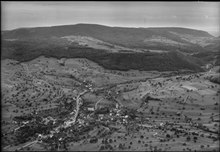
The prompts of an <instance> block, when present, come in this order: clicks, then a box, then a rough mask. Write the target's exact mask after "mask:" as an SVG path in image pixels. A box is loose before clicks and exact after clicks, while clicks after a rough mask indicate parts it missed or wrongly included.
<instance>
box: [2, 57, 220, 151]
mask: <svg viewBox="0 0 220 152" xmlns="http://www.w3.org/2000/svg"><path fill="white" fill-rule="evenodd" d="M1 69H2V73H1V86H2V92H1V93H2V100H1V102H2V103H1V104H2V133H1V135H2V141H3V142H2V147H3V150H5V151H14V150H26V151H30V150H33V151H35V150H70V151H78V150H80V151H88V150H96V151H97V150H100V151H103V150H104V151H105V150H126V151H127V150H129V151H134V150H139V151H145V150H147V151H153V150H156V151H160V150H162V151H177V150H178V151H179V150H180V151H184V150H186V151H188V150H197V151H198V150H203V151H207V150H208V151H209V150H216V151H217V150H218V149H219V102H220V101H219V98H220V85H219V84H218V83H213V82H211V81H210V80H209V79H208V77H209V76H210V75H219V73H217V72H216V71H211V72H210V71H209V72H199V73H189V72H186V71H185V72H184V71H183V72H182V73H176V72H174V71H172V70H171V71H164V72H161V71H156V70H154V71H149V70H148V71H144V70H143V71H140V70H127V71H119V70H112V69H106V68H104V67H102V66H100V65H99V64H97V63H95V62H93V61H91V60H89V59H85V58H60V59H57V58H53V57H50V58H49V57H45V56H40V57H38V58H35V59H33V60H29V61H26V62H18V61H16V60H12V59H4V60H2V61H1Z"/></svg>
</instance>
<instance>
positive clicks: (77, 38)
mask: <svg viewBox="0 0 220 152" xmlns="http://www.w3.org/2000/svg"><path fill="white" fill-rule="evenodd" d="M189 37H190V38H192V37H193V38H196V37H199V38H206V39H212V38H213V36H211V35H210V34H208V33H207V32H204V31H199V30H193V29H186V28H122V27H108V26H103V25H94V24H77V25H64V26H53V27H36V28H22V29H16V30H12V31H3V32H2V56H1V59H6V58H10V59H15V60H18V61H21V62H23V61H28V60H32V59H34V58H36V57H39V56H41V55H44V56H47V57H50V56H52V57H56V58H61V57H66V58H76V57H80V58H87V59H90V60H92V61H94V62H96V63H98V64H100V65H101V66H103V67H105V68H107V69H113V70H114V69H116V70H129V69H137V70H146V71H149V70H158V71H176V70H181V69H186V70H191V71H202V69H201V68H200V66H199V64H201V61H200V60H199V59H197V58H195V57H191V56H188V55H187V53H186V55H184V54H183V53H182V52H196V51H205V50H204V49H205V48H204V47H203V46H200V45H198V44H194V42H190V41H189V39H188V38H189ZM190 40H191V39H190ZM177 50H179V51H177Z"/></svg>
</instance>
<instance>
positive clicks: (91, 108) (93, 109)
mask: <svg viewBox="0 0 220 152" xmlns="http://www.w3.org/2000/svg"><path fill="white" fill-rule="evenodd" d="M87 110H88V111H95V108H94V107H89V108H88V109H87Z"/></svg>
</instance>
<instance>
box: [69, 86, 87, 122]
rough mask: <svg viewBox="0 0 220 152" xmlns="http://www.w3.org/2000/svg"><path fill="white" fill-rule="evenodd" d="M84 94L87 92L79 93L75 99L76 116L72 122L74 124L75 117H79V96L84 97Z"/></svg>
mask: <svg viewBox="0 0 220 152" xmlns="http://www.w3.org/2000/svg"><path fill="white" fill-rule="evenodd" d="M86 92H88V90H84V91H83V92H81V93H80V94H79V95H78V96H77V98H76V114H75V116H74V119H73V122H74V123H75V122H76V120H77V117H78V115H79V110H80V96H82V95H84V94H85V93H86Z"/></svg>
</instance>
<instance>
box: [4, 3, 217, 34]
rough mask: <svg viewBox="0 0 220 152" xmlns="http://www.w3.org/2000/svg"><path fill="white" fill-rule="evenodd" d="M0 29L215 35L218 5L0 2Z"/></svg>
mask: <svg viewBox="0 0 220 152" xmlns="http://www.w3.org/2000/svg"><path fill="white" fill-rule="evenodd" d="M1 7H2V9H1V10H2V12H1V15H2V17H1V18H2V21H1V23H2V30H12V29H16V28H21V27H40V26H55V25H67V24H68V25H69V24H78V23H90V24H101V25H107V26H120V27H146V28H147V27H186V28H193V29H198V30H204V31H207V32H209V33H210V34H212V35H215V36H219V35H220V32H219V30H220V29H219V28H220V15H219V14H220V3H219V2H199V1H198V2H143V1H142V2H141V1H139V2H113V1H107V2H98V1H96V2H95V1H93V2H91V1H90V2H86V1H84V2H79V1H78V2H70V1H66V2H58V1H57V2H56V1H53V2H49V1H48V2H40V1H39V2H37V1H35V2H25V1H23V2H22V1H20V2H1Z"/></svg>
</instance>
